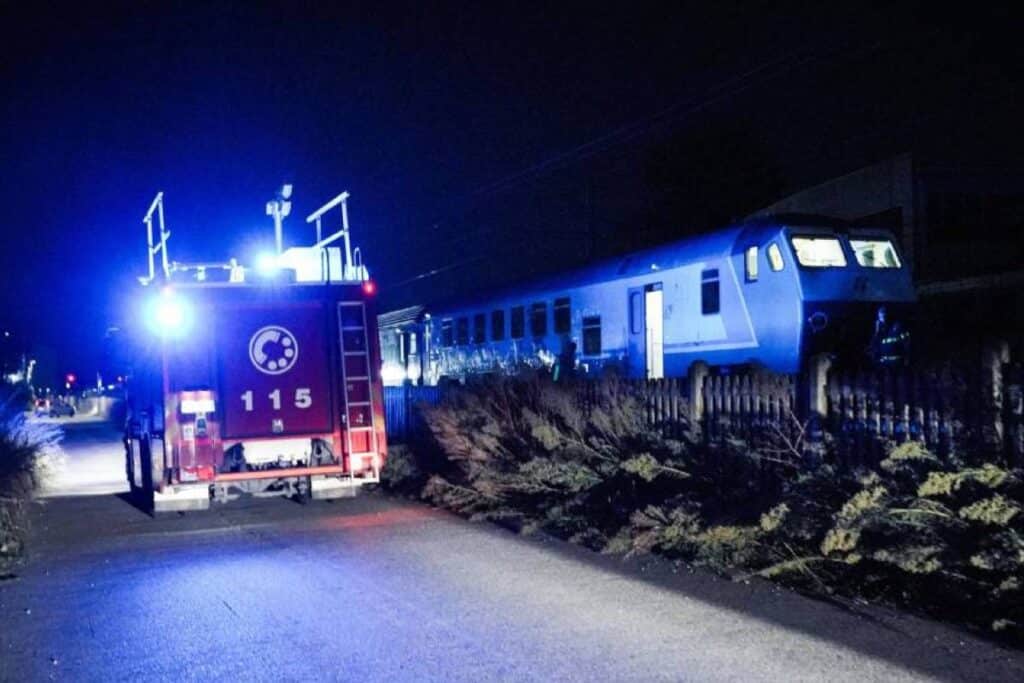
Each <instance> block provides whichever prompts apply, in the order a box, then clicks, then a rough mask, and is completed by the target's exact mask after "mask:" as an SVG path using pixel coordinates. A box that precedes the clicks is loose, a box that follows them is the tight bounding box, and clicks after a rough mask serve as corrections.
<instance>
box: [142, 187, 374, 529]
mask: <svg viewBox="0 0 1024 683" xmlns="http://www.w3.org/2000/svg"><path fill="white" fill-rule="evenodd" d="M287 194H290V192H288V193H287ZM287 194H282V195H279V196H278V197H277V198H276V199H275V200H274V202H271V203H270V204H268V214H270V215H272V216H274V218H275V223H276V227H277V236H278V239H277V245H278V249H277V251H276V252H273V253H271V254H269V255H267V256H265V257H263V262H262V263H261V264H260V265H259V267H258V268H257V267H253V268H247V267H244V266H241V265H239V264H238V263H237V262H236V261H234V260H232V261H231V262H228V263H224V264H216V263H202V264H181V263H177V262H171V261H169V260H168V259H167V237H168V236H169V233H167V232H166V229H165V227H164V225H163V197H162V195H157V199H156V200H154V203H153V206H151V207H150V211H149V212H148V213H147V215H146V219H145V221H144V222H145V223H146V225H147V228H148V237H149V259H150V273H149V276H148V277H145V278H140V280H141V281H142V282H143V284H144V288H143V289H144V296H143V297H142V300H141V302H140V307H141V315H140V316H139V318H140V320H141V321H143V322H144V324H143V325H141V326H140V327H141V329H140V330H138V332H137V333H136V335H135V336H136V339H135V344H134V347H135V353H134V361H133V366H132V371H131V374H130V375H129V377H128V380H127V384H126V398H127V403H128V417H127V420H126V428H125V437H124V443H125V453H126V470H127V475H128V481H129V484H130V486H131V489H132V492H133V493H134V494H135V495H136V496H137V498H138V499H139V500H140V501H141V502H142V504H143V505H144V506H146V507H148V508H150V509H152V510H153V511H155V512H163V511H174V510H178V511H180V510H194V509H204V508H206V507H208V506H209V504H210V502H211V501H227V500H231V499H232V498H236V497H238V496H242V495H255V496H263V495H271V496H278V495H285V496H293V497H296V498H298V499H301V500H305V499H309V498H337V497H342V496H349V495H353V494H354V493H355V492H356V491H357V490H358V488H359V487H360V486H362V485H364V484H367V483H374V482H376V481H378V476H379V472H380V468H381V466H382V464H383V459H384V457H385V454H386V443H385V435H384V418H383V404H382V394H381V382H380V372H379V368H380V359H379V355H378V346H377V333H376V327H375V321H376V316H375V312H374V308H373V295H374V287H373V282H372V281H371V280H370V279H369V277H368V273H367V270H366V268H365V267H364V266H363V265H362V263H361V261H360V259H359V252H358V249H357V250H355V252H354V253H353V250H352V249H351V247H350V244H349V235H348V217H347V210H346V206H345V201H346V199H347V197H348V195H347V193H343V194H342V195H339V197H336V198H335V199H334V200H332V202H329V203H328V204H326V205H325V206H324V207H321V209H320V210H318V211H317V212H314V214H312V215H311V216H310V217H309V218H308V219H307V220H308V221H309V222H311V223H312V222H315V223H316V227H317V242H316V243H315V244H314V245H312V246H309V247H293V248H291V249H288V250H282V249H281V248H280V245H281V239H280V234H281V233H280V229H281V219H282V218H283V217H284V216H286V215H287V213H288V210H289V209H290V203H289V202H287V199H288V197H287ZM335 207H338V208H340V209H341V215H342V226H341V229H340V230H339V231H338V232H336V233H335V234H333V235H331V236H329V237H327V238H323V239H321V232H322V221H323V220H324V216H325V215H326V214H327V213H328V212H329V211H330V210H331V209H333V208H335ZM154 221H155V222H157V223H158V225H157V226H156V234H157V237H154ZM338 240H343V244H344V247H343V248H342V247H334V246H331V245H332V244H333V243H334V242H336V241H338ZM157 255H159V256H160V264H161V265H160V267H159V268H158V267H157V266H156V262H155V258H156V256H157Z"/></svg>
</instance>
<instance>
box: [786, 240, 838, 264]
mask: <svg viewBox="0 0 1024 683" xmlns="http://www.w3.org/2000/svg"><path fill="white" fill-rule="evenodd" d="M793 251H795V252H796V260H797V263H799V264H800V265H801V266H806V267H808V268H845V267H846V254H844V253H843V247H842V245H841V244H839V240H838V239H836V238H835V237H794V238H793Z"/></svg>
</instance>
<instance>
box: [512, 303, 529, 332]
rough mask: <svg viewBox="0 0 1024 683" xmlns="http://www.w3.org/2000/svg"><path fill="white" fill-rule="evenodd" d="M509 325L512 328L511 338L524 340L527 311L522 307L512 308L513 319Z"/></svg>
mask: <svg viewBox="0 0 1024 683" xmlns="http://www.w3.org/2000/svg"><path fill="white" fill-rule="evenodd" d="M509 324H510V325H511V327H512V329H511V330H510V336H511V337H512V338H513V339H522V338H523V336H524V335H525V333H526V311H525V310H524V309H523V307H522V306H513V307H512V319H511V320H510V321H509Z"/></svg>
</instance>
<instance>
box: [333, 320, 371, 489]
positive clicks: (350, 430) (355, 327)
mask: <svg viewBox="0 0 1024 683" xmlns="http://www.w3.org/2000/svg"><path fill="white" fill-rule="evenodd" d="M338 321H339V324H340V326H341V335H340V337H341V355H342V367H343V368H344V374H345V377H344V382H345V441H346V446H347V448H346V452H347V453H348V457H349V478H351V479H354V478H355V476H354V470H355V468H354V467H353V466H352V462H353V461H354V460H356V459H361V458H364V457H367V456H373V476H374V479H378V478H379V477H380V472H379V470H378V468H379V457H378V454H379V450H378V444H377V425H376V422H375V421H376V411H375V410H374V405H373V385H372V384H371V382H370V368H371V367H372V366H371V363H370V344H369V338H368V336H367V333H366V331H367V328H366V306H365V305H364V304H363V302H361V301H342V302H340V303H339V304H338ZM350 358H351V359H353V360H355V359H360V360H361V361H362V362H359V361H356V362H355V363H352V364H350V363H349V359H350ZM353 366H354V367H357V368H361V370H359V371H358V372H355V373H354V374H353V375H351V376H349V374H348V373H349V368H350V367H353ZM350 396H355V397H357V400H355V401H351V400H349V397H350ZM353 409H355V410H353ZM367 414H368V415H369V418H368V421H367V420H365V419H363V418H364V416H365V415H367ZM353 416H356V418H355V419H353ZM360 432H368V433H369V434H370V438H369V439H367V440H366V442H365V443H367V444H369V447H370V450H368V451H354V450H353V443H352V435H353V434H354V433H360ZM360 442H361V443H363V442H362V440H360Z"/></svg>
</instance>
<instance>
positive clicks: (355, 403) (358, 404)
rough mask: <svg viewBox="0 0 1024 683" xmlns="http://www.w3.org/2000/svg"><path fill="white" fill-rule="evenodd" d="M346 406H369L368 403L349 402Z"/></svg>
mask: <svg viewBox="0 0 1024 683" xmlns="http://www.w3.org/2000/svg"><path fill="white" fill-rule="evenodd" d="M348 404H349V405H350V406H368V405H370V402H369V401H349V402H348Z"/></svg>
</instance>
